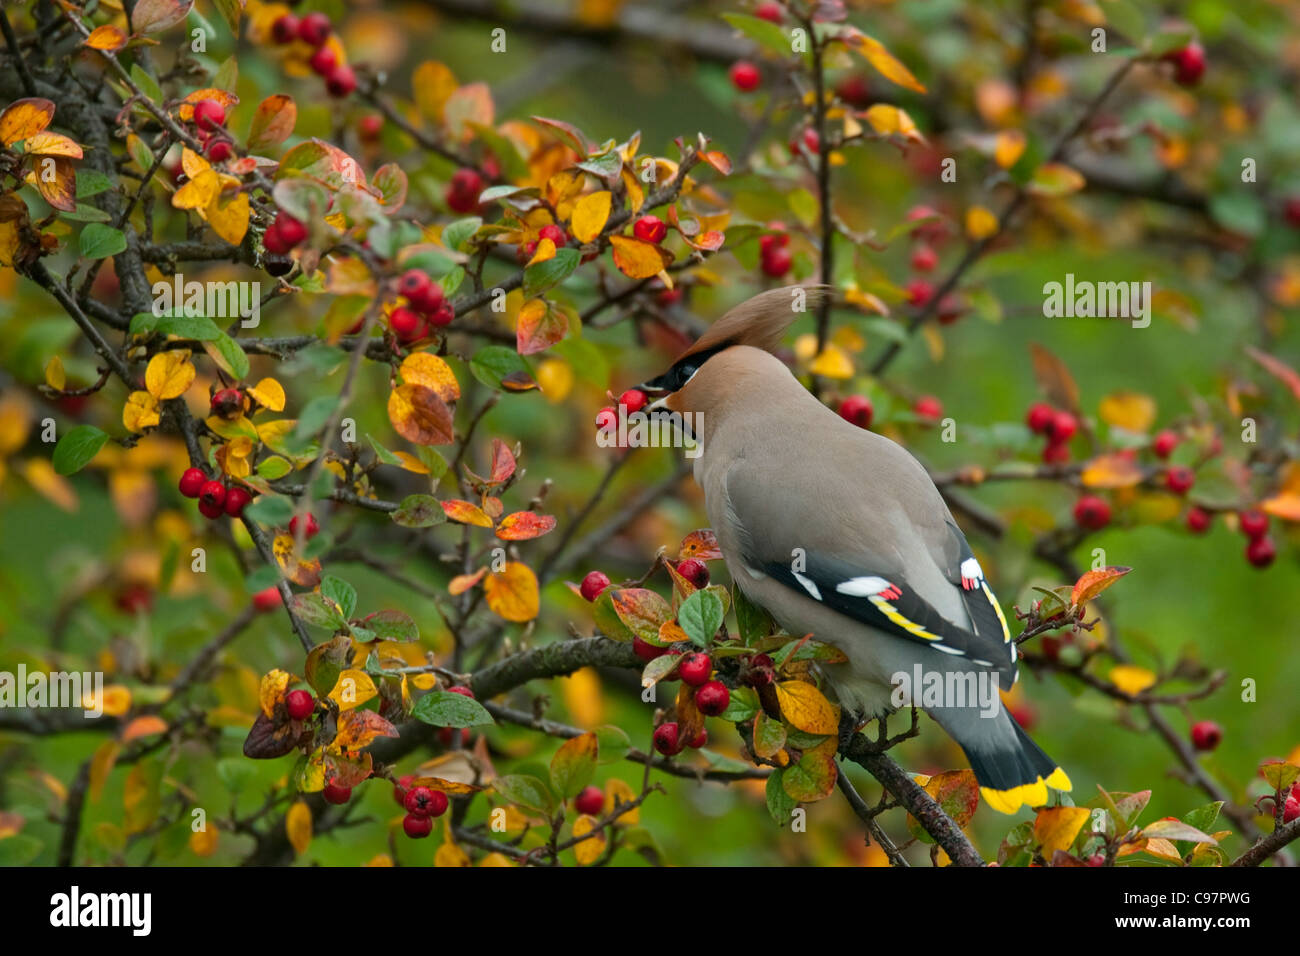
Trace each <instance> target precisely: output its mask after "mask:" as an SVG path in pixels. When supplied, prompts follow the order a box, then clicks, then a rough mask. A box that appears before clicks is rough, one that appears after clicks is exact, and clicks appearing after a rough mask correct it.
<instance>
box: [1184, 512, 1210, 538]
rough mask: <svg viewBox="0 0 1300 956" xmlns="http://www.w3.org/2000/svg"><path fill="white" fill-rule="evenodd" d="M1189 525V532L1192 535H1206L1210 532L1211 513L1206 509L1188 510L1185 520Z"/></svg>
mask: <svg viewBox="0 0 1300 956" xmlns="http://www.w3.org/2000/svg"><path fill="white" fill-rule="evenodd" d="M1183 520H1184V521H1185V522H1186V523H1187V530H1188V531H1190V532H1192V534H1205V532H1206V531H1208V530H1210V521H1211V520H1212V518H1211V516H1210V513H1209V512H1208V511H1206V510H1205V509H1204V508H1197V507H1195V506H1193V507H1191V508H1188V509H1187V516H1186V517H1185V518H1184V519H1183Z"/></svg>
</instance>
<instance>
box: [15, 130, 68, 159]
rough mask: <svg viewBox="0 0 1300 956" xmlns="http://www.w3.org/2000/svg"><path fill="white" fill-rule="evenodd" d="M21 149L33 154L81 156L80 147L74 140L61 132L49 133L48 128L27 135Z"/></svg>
mask: <svg viewBox="0 0 1300 956" xmlns="http://www.w3.org/2000/svg"><path fill="white" fill-rule="evenodd" d="M23 150H24V151H25V152H27V153H30V154H32V155H35V156H68V157H71V158H72V159H81V158H82V152H81V147H80V146H78V145H77V143H76V141H75V140H71V139H68V137H66V136H64V135H62V134H61V133H51V132H49V131H48V130H47V131H45V132H41V133H37V134H36V135H34V136H29V137H27V141H26V142H25V143H23Z"/></svg>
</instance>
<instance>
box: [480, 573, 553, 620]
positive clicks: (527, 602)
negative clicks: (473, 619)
mask: <svg viewBox="0 0 1300 956" xmlns="http://www.w3.org/2000/svg"><path fill="white" fill-rule="evenodd" d="M483 590H484V594H485V597H486V599H487V606H488V607H489V608H490V609H491V610H492V612H493V613H495V614H497V615H498V616H500V617H503V618H505V619H506V620H507V621H517V622H523V621H531V620H532V619H533V618H535V617H537V612H538V609H539V607H540V596H539V594H538V588H537V575H536V574H534V573H533V569H532V568H530V567H528V565H526V564H523V563H521V562H519V561H509V562H507V563H506V566H505V570H504V571H501V572H500V573H497V572H493V573H492V574H490V575H488V579H487V581H486V582H485V584H484V585H483Z"/></svg>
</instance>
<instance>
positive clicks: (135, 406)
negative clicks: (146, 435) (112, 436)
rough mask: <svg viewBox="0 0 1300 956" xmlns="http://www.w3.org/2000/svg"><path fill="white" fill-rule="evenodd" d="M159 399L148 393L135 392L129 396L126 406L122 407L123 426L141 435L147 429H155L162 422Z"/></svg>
mask: <svg viewBox="0 0 1300 956" xmlns="http://www.w3.org/2000/svg"><path fill="white" fill-rule="evenodd" d="M161 420H162V419H161V416H160V415H159V399H156V398H155V397H153V395H151V394H149V393H148V392H133V393H131V394H130V395H127V398H126V405H125V406H122V424H123V425H126V428H127V431H131V432H135V433H136V434H139V433H140V432H143V431H144V429H146V428H153V427H155V425H157V424H159V423H160V421H161Z"/></svg>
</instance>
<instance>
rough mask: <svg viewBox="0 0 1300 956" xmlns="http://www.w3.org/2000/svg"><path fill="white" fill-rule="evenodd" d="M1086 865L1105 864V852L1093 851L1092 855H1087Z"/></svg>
mask: <svg viewBox="0 0 1300 956" xmlns="http://www.w3.org/2000/svg"><path fill="white" fill-rule="evenodd" d="M1088 865H1089V866H1105V865H1106V854H1105V853H1094V854H1093V855H1092V856H1090V857H1088Z"/></svg>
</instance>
